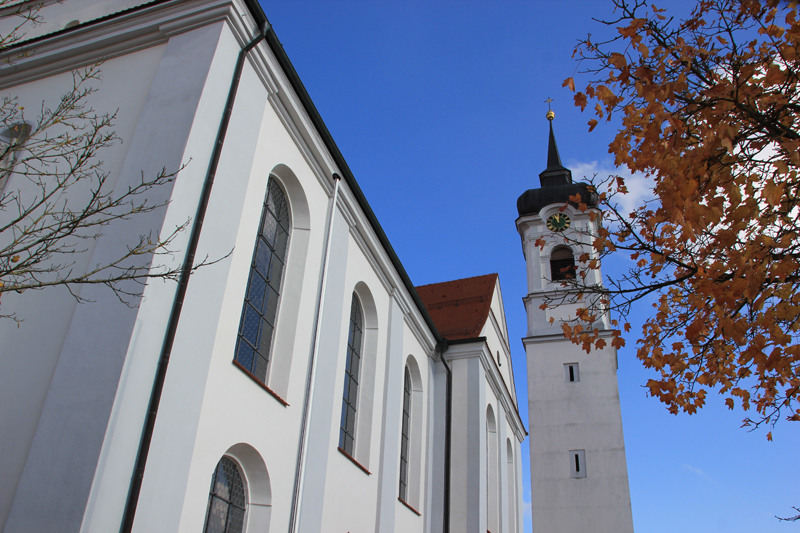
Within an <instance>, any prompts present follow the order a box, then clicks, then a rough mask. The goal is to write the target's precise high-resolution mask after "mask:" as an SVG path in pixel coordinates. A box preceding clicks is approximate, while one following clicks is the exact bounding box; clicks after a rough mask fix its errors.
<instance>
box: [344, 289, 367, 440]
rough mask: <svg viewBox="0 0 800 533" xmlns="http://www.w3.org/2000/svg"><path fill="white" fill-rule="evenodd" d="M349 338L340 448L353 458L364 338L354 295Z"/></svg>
mask: <svg viewBox="0 0 800 533" xmlns="http://www.w3.org/2000/svg"><path fill="white" fill-rule="evenodd" d="M349 331H350V332H349V334H348V336H347V362H346V363H345V373H344V393H343V401H342V425H341V428H342V429H341V431H340V433H339V447H340V448H341V449H343V450H344V451H345V452H347V453H348V454H350V456H353V443H354V442H355V435H356V431H355V430H356V406H357V402H358V371H359V368H360V367H361V353H362V352H361V345H362V343H363V337H364V313H363V312H362V311H361V303H359V301H358V297H357V296H356V294H355V293H353V301H352V303H351V304H350V329H349Z"/></svg>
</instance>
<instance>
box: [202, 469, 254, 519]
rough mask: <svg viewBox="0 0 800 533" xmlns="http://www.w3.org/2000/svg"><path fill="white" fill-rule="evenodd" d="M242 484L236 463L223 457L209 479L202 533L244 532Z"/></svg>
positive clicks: (244, 505)
mask: <svg viewBox="0 0 800 533" xmlns="http://www.w3.org/2000/svg"><path fill="white" fill-rule="evenodd" d="M246 508H247V505H246V503H245V494H244V484H243V483H242V476H241V474H239V467H237V466H236V463H234V462H233V461H231V460H230V459H228V458H227V457H223V458H222V459H221V460H220V462H219V463H217V469H216V470H215V471H214V475H213V476H212V477H211V490H210V491H209V495H208V509H207V510H206V525H205V527H204V528H203V532H204V533H242V531H244V512H245V510H246Z"/></svg>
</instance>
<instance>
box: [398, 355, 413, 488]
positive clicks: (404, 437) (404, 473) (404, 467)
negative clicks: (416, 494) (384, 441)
mask: <svg viewBox="0 0 800 533" xmlns="http://www.w3.org/2000/svg"><path fill="white" fill-rule="evenodd" d="M410 435H411V375H410V374H409V372H408V367H407V366H406V371H405V376H404V377H403V429H402V433H401V435H400V499H401V500H403V501H404V502H407V501H408V444H409V441H410V440H411V439H410V438H409V437H410Z"/></svg>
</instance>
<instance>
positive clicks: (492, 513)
mask: <svg viewBox="0 0 800 533" xmlns="http://www.w3.org/2000/svg"><path fill="white" fill-rule="evenodd" d="M497 466H498V465H497V422H496V420H495V417H494V409H492V406H491V405H488V406H487V407H486V529H487V531H488V532H489V533H498V532H499V531H500V520H499V516H498V512H497V511H498V503H497V496H498V493H499V491H498V490H497V488H498V486H497Z"/></svg>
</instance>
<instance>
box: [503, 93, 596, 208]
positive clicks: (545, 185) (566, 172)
mask: <svg viewBox="0 0 800 533" xmlns="http://www.w3.org/2000/svg"><path fill="white" fill-rule="evenodd" d="M546 102H547V103H548V105H549V104H550V102H552V100H551V99H549V98H548V99H547V100H546ZM546 116H547V120H548V121H549V122H550V139H549V141H548V144H547V168H546V169H544V171H543V172H542V173H541V174H539V181H540V182H541V183H542V186H541V187H539V188H538V189H529V190H527V191H525V192H524V193H522V195H521V196H520V197H519V198H518V199H517V212H518V213H519V216H521V217H524V216H528V215H535V214H537V213H539V211H540V210H541V209H542V208H544V207H547V206H549V205H553V204H562V205H563V204H567V203H569V204H572V205H575V204H574V203H573V202H572V201H571V200H570V198H573V197H574V196H575V195H578V194H579V195H580V197H581V203H586V204H587V205H588V206H589V207H596V206H597V203H598V201H599V198H598V196H597V192H596V191H595V190H594V187H591V186H590V185H589V184H587V183H573V182H572V172H571V171H570V169H568V168H565V167H564V165H562V164H561V156H560V155H559V153H558V146H557V145H556V136H555V134H554V133H553V119H554V118H555V117H556V114H555V113H554V112H553V110H552V109H551V110H548V111H547V115H546Z"/></svg>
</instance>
